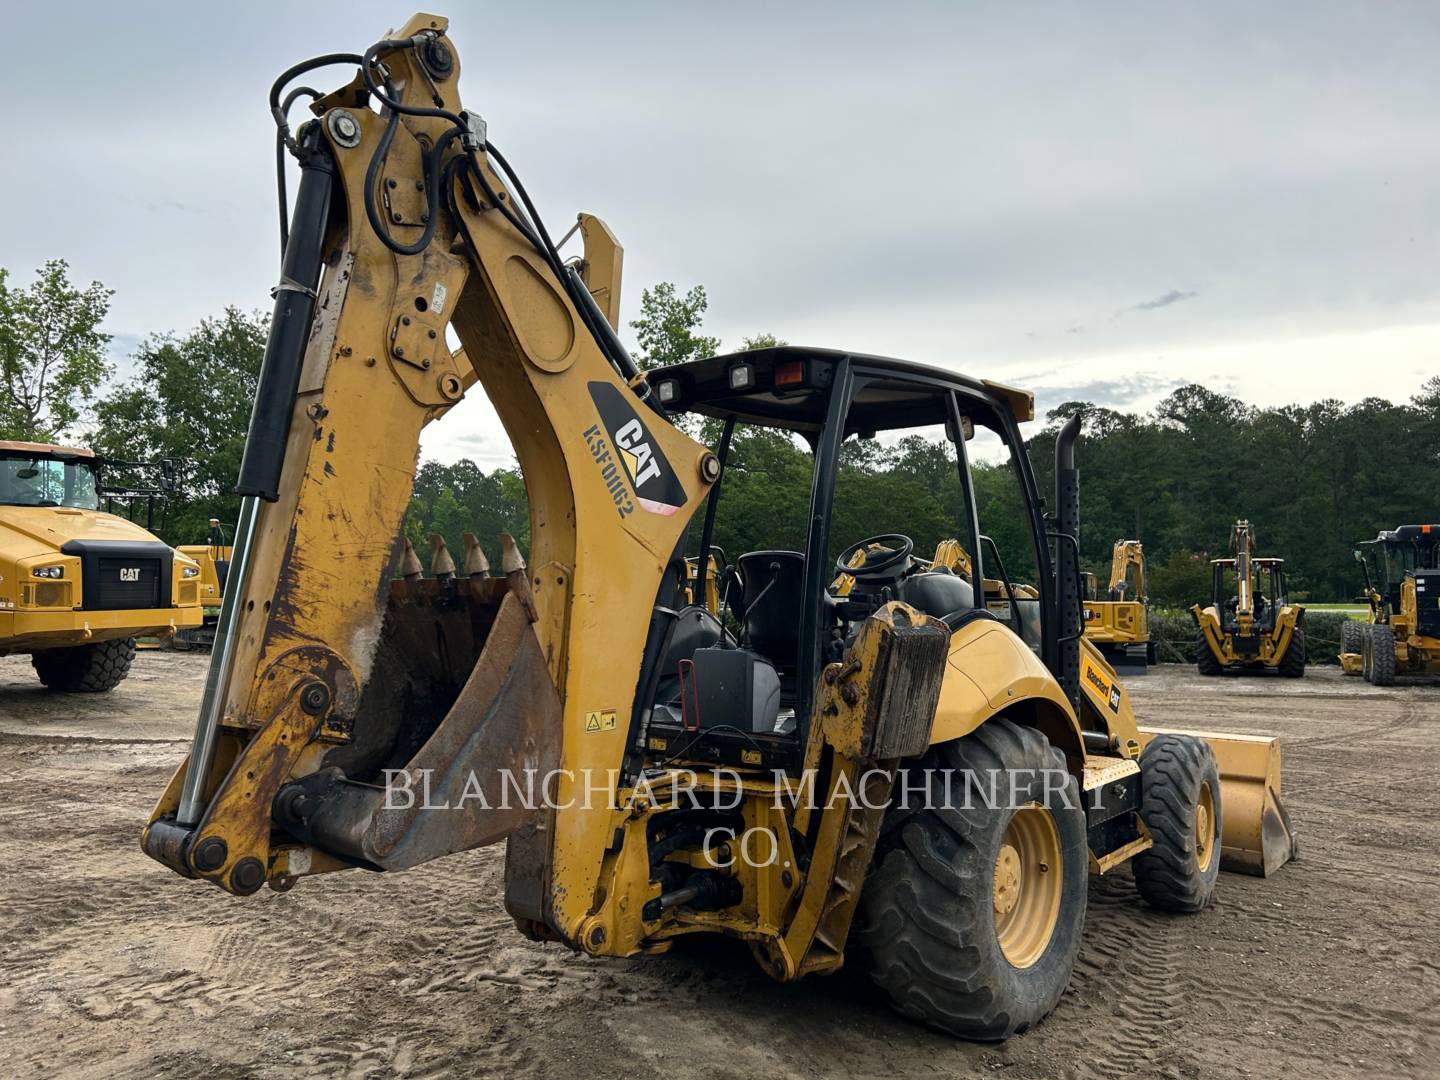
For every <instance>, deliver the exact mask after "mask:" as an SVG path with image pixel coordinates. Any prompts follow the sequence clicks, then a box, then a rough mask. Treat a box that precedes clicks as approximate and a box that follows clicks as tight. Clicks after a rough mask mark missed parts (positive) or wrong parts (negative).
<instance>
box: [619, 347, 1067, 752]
mask: <svg viewBox="0 0 1440 1080" xmlns="http://www.w3.org/2000/svg"><path fill="white" fill-rule="evenodd" d="M649 381H650V385H651V387H652V388H653V390H654V393H655V395H656V398H657V399H658V401H659V402H660V404H661V405H662V406H663V407H664V408H665V409H666V410H667V411H668V412H669V413H671V414H672V415H673V416H676V417H677V418H681V422H682V423H685V424H687V425H688V426H689V428H690V430H691V431H692V433H696V434H698V436H699V437H700V438H701V440H702V441H704V442H707V443H709V444H710V445H711V447H712V449H713V450H714V452H715V454H716V456H717V457H718V458H719V459H720V461H721V466H722V474H721V479H720V481H719V482H718V483H716V484H715V485H714V486H713V488H712V489H711V492H710V495H709V497H708V503H707V506H706V508H705V514H704V515H703V524H702V523H701V520H702V519H701V518H700V517H699V516H697V522H696V525H694V526H692V529H691V536H690V537H689V540H688V543H687V548H686V552H687V556H688V558H687V559H686V562H685V565H684V568H683V569H682V570H681V572H680V573H679V574H678V575H677V579H683V580H677V582H676V600H675V604H674V607H673V609H672V612H671V616H670V619H669V622H670V625H669V626H668V627H666V628H665V629H664V631H663V642H664V645H663V650H661V651H659V653H658V655H659V662H658V664H657V670H656V671H655V672H654V674H653V685H654V686H655V693H654V695H653V698H651V699H650V700H651V701H652V703H653V704H652V707H651V709H650V714H649V722H648V725H647V727H646V732H645V746H646V749H647V750H648V751H649V752H650V753H651V754H652V755H657V756H659V757H660V758H662V759H668V758H669V757H674V756H676V755H679V754H682V753H683V754H684V756H686V757H687V758H696V759H699V760H702V761H715V762H724V763H727V764H732V765H753V766H762V767H776V766H782V765H783V766H790V765H798V754H799V752H800V748H801V747H802V746H803V744H804V734H805V733H804V727H805V723H806V720H807V718H808V716H809V714H810V706H811V704H812V702H813V698H814V687H815V681H816V679H817V678H818V676H819V674H820V671H821V669H822V668H823V666H824V665H825V664H828V663H832V662H835V661H838V660H840V659H841V658H842V657H843V655H844V652H845V649H846V647H847V646H848V645H849V644H850V643H851V642H852V641H853V640H854V637H855V635H856V634H857V633H858V631H859V629H860V627H861V625H862V624H863V622H864V621H865V619H867V618H868V617H869V616H870V615H872V614H873V613H874V612H875V611H877V610H878V609H880V608H881V607H883V606H884V605H885V604H887V603H889V602H891V601H893V600H900V601H903V602H905V603H907V604H909V605H911V606H912V607H914V608H916V609H918V610H919V611H922V612H924V613H925V614H927V615H930V616H933V617H935V618H937V619H941V620H943V621H944V622H945V623H946V624H947V625H948V626H950V627H951V629H952V631H953V630H954V629H957V628H958V627H960V626H962V625H964V624H965V623H966V622H968V621H969V620H971V619H974V618H986V619H994V620H997V621H999V622H1001V623H1003V624H1006V625H1008V626H1009V627H1010V628H1011V629H1012V630H1014V631H1015V632H1016V633H1018V634H1019V635H1020V636H1021V637H1022V638H1023V639H1024V640H1025V641H1026V643H1027V644H1028V645H1029V646H1030V647H1031V648H1032V649H1033V650H1034V651H1035V652H1036V653H1037V654H1039V655H1041V656H1042V658H1045V659H1047V662H1048V661H1049V654H1048V652H1047V650H1049V651H1054V650H1055V649H1056V628H1055V627H1054V626H1052V625H1051V624H1052V623H1053V622H1054V619H1053V618H1052V617H1050V616H1049V615H1047V614H1046V603H1045V600H1044V597H1043V596H1042V592H1041V590H1042V589H1045V588H1046V585H1047V583H1048V580H1049V577H1050V559H1049V551H1048V548H1047V546H1046V542H1045V537H1046V533H1045V528H1044V525H1043V523H1042V522H1041V520H1040V518H1039V515H1038V513H1036V512H1030V513H1026V511H1025V508H1027V507H1028V508H1031V510H1032V511H1033V508H1034V507H1036V506H1037V505H1038V502H1039V499H1038V495H1037V494H1036V492H1035V487H1034V480H1033V476H1032V475H1031V472H1030V469H1029V462H1028V460H1027V459H1026V458H1025V455H1024V448H1023V442H1022V441H1021V439H1020V435H1019V431H1018V427H1017V414H1018V415H1019V417H1020V418H1023V419H1030V418H1031V414H1032V403H1031V399H1030V396H1029V395H1028V394H1025V393H1022V392H1020V391H1016V390H1013V389H1011V388H1009V387H1005V386H1001V385H999V384H996V383H989V382H982V381H979V380H974V379H969V378H966V377H964V376H961V375H958V374H955V373H953V372H949V371H944V370H939V369H934V368H929V367H924V366H921V365H918V364H910V363H906V362H904V361H899V360H890V359H885V358H881V357H873V356H863V355H857V354H851V353H843V352H837V351H832V350H823V349H808V348H795V347H789V346H781V347H775V348H767V349H759V350H754V351H750V352H743V353H737V354H733V355H728V356H717V357H712V358H709V359H706V360H700V361H696V362H693V363H689V364H683V365H676V366H673V367H668V368H661V369H659V370H657V371H653V372H651V373H650V375H649ZM685 418H689V419H685ZM697 429H698V430H697ZM977 432H978V433H979V435H980V438H979V439H977ZM981 442H984V443H985V445H986V450H985V454H984V459H983V460H973V461H972V458H971V453H970V451H971V449H973V446H974V445H978V444H979V443H981ZM1007 459H1008V460H1007ZM1007 465H1008V466H1009V467H1008V468H1007V467H1006V466H1007ZM977 474H983V476H984V482H985V486H986V492H985V495H988V496H989V499H988V502H987V500H986V499H985V498H984V497H983V496H982V495H979V494H977V488H976V482H975V481H976V476H977ZM777 478H783V481H779V480H777ZM997 481H998V483H997ZM1017 484H1018V485H1019V487H1020V490H1018V491H1016V490H1015V485H1017ZM1006 486H1008V487H1009V488H1010V489H1011V490H1010V491H1009V492H1006V491H1005V487H1006ZM804 488H808V490H809V496H810V497H809V501H808V504H798V503H797V500H796V499H795V498H794V494H795V492H796V491H797V490H803V489H804ZM1017 496H1018V497H1017ZM1002 507H1007V508H1014V507H1019V508H1020V516H1021V518H1022V519H1023V520H1021V521H1015V520H1013V518H1014V515H1013V513H1012V515H1011V517H1010V518H1009V519H1007V518H1005V516H1004V514H1003V513H1002V510H1001V508H1002ZM982 516H983V517H984V518H985V522H986V523H988V522H989V521H990V520H991V518H992V516H993V517H994V518H995V522H996V526H997V527H1001V528H1003V529H1004V530H1005V531H1004V533H1003V537H1004V539H1002V540H1000V541H999V542H998V543H997V541H996V540H995V539H992V538H991V536H989V535H987V534H986V533H985V532H984V531H983V529H982V522H981V517H982ZM877 524H879V525H881V526H884V527H886V528H888V529H890V530H892V531H887V532H881V533H877V534H876V535H863V534H862V529H863V530H864V532H876V530H875V529H874V526H875V525H877ZM726 550H729V551H738V552H742V553H741V554H739V555H738V556H737V557H735V558H734V559H733V560H731V559H728V558H727V557H726V555H725V551H726ZM1002 551H1003V554H1002ZM1012 565H1013V567H1015V571H1016V577H1014V578H1012V577H1011V570H1010V567H1011V566H1012ZM702 567H703V568H704V570H703V572H702V570H701V568H702ZM977 597H980V598H981V599H980V600H979V601H977Z"/></svg>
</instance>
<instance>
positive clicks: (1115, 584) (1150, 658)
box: [1085, 540, 1155, 675]
mask: <svg viewBox="0 0 1440 1080" xmlns="http://www.w3.org/2000/svg"><path fill="white" fill-rule="evenodd" d="M1091 580H1092V581H1093V580H1094V579H1093V578H1091ZM1149 593H1150V590H1149V580H1148V577H1147V575H1146V573H1145V548H1144V545H1142V544H1141V543H1140V541H1139V540H1116V541H1115V547H1114V549H1113V550H1112V551H1111V555H1110V584H1109V586H1108V588H1107V589H1106V592H1105V599H1103V600H1100V599H1097V598H1095V597H1094V596H1093V595H1087V598H1086V601H1085V637H1086V639H1088V640H1089V641H1092V642H1094V644H1095V646H1096V648H1098V649H1099V650H1100V652H1101V654H1102V655H1104V657H1105V659H1107V660H1109V661H1110V664H1111V666H1112V667H1114V668H1115V670H1116V671H1118V672H1120V673H1121V674H1125V675H1132V674H1133V675H1144V674H1145V672H1146V670H1147V667H1148V665H1150V664H1153V663H1155V643H1154V642H1152V641H1151V640H1150V619H1149V611H1150V595H1149Z"/></svg>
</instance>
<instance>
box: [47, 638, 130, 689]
mask: <svg viewBox="0 0 1440 1080" xmlns="http://www.w3.org/2000/svg"><path fill="white" fill-rule="evenodd" d="M134 659H135V639H134V638H133V637H131V638H117V639H115V640H112V641H97V642H96V643H95V644H93V645H73V646H71V647H70V648H68V649H41V650H39V651H37V652H35V653H34V654H33V655H32V656H31V657H30V662H31V664H33V665H34V667H35V674H36V675H38V676H40V681H41V682H42V683H44V684H45V685H46V686H48V687H49V688H50V689H51V690H60V691H63V692H65V693H71V694H99V693H104V692H105V691H106V690H113V689H115V687H117V686H119V685H120V684H121V683H122V682H124V681H125V676H127V675H129V674H130V664H131V663H132V662H133V661H134Z"/></svg>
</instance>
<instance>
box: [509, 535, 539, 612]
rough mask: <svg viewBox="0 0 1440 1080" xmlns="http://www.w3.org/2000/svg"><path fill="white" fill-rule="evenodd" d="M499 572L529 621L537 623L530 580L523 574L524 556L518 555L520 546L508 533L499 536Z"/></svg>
mask: <svg viewBox="0 0 1440 1080" xmlns="http://www.w3.org/2000/svg"><path fill="white" fill-rule="evenodd" d="M500 571H501V573H503V574H504V575H505V580H506V581H508V582H509V583H510V591H511V592H512V593H514V594H515V596H516V598H517V599H519V601H520V603H521V604H522V605H524V607H525V614H526V615H527V616H529V618H530V621H531V622H532V623H533V622H538V621H539V620H540V613H539V611H538V610H537V609H536V607H535V594H534V593H533V592H531V591H530V578H529V576H528V575H527V574H526V573H525V556H524V555H521V554H520V546H519V545H518V544H516V543H515V538H514V537H513V536H511V535H510V534H509V533H501V534H500Z"/></svg>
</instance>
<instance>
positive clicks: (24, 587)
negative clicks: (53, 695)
mask: <svg viewBox="0 0 1440 1080" xmlns="http://www.w3.org/2000/svg"><path fill="white" fill-rule="evenodd" d="M102 467H103V462H101V460H100V459H99V458H97V457H96V456H95V454H94V453H93V452H92V451H90V450H86V449H83V448H81V447H70V446H55V445H53V444H50V443H32V442H0V656H7V655H11V654H16V653H22V654H23V653H28V654H29V656H30V659H31V663H32V664H33V665H34V667H35V674H36V675H37V676H38V677H39V679H40V681H41V682H42V683H44V684H45V685H46V686H48V687H49V688H50V689H52V690H59V691H67V692H74V693H98V692H103V691H106V690H112V689H114V688H115V687H116V686H118V685H119V684H120V683H121V682H122V681H123V680H124V679H125V677H126V675H128V674H129V673H130V664H131V661H133V660H134V658H135V639H136V638H137V637H159V638H169V637H171V636H172V635H174V634H175V633H176V632H177V631H179V632H183V631H184V630H185V629H187V628H189V627H194V626H198V625H199V624H200V619H201V614H200V599H199V591H198V590H199V581H198V578H199V574H200V569H199V566H198V565H197V564H196V563H195V562H194V561H193V560H192V559H190V558H189V557H187V556H186V555H184V554H183V553H179V552H176V551H175V550H174V549H173V548H171V547H169V546H168V545H166V544H165V543H163V542H162V541H161V540H160V539H159V538H157V537H156V536H154V535H153V534H151V533H150V532H148V531H146V530H145V529H143V528H141V527H140V526H139V525H137V524H135V523H134V522H132V521H129V520H127V519H126V518H123V517H120V516H118V515H116V514H112V513H108V512H106V511H105V510H104V509H102V501H103V495H104V492H105V490H106V489H104V488H103V486H102V484H101V482H100V477H101V469H102Z"/></svg>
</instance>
